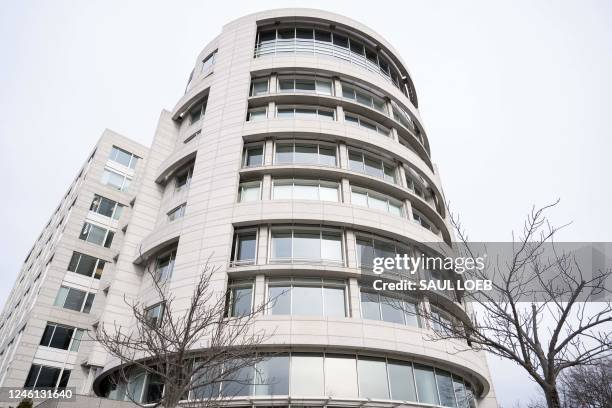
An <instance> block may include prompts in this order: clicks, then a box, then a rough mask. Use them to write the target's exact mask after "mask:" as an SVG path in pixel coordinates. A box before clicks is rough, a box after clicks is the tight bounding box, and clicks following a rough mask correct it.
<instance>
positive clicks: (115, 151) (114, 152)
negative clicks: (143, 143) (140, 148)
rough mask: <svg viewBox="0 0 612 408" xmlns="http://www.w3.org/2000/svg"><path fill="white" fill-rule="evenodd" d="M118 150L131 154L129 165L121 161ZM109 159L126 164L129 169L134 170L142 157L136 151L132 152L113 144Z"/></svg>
mask: <svg viewBox="0 0 612 408" xmlns="http://www.w3.org/2000/svg"><path fill="white" fill-rule="evenodd" d="M118 152H123V153H125V154H127V155H129V156H130V161H129V162H128V164H127V165H125V164H123V163H121V162H120V161H118V160H117V155H118ZM108 159H109V160H111V161H113V162H115V163H118V164H120V165H121V166H124V167H127V168H129V169H132V170H134V169H135V168H136V165H137V164H138V160H139V159H141V157H139V156H136V155H135V154H134V153H132V152H130V151H128V150H125V149H122V148H121V147H119V146H116V145H113V146H112V148H111V152H110V154H109V156H108ZM132 164H133V165H132Z"/></svg>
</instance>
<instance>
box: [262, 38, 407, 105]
mask: <svg viewBox="0 0 612 408" xmlns="http://www.w3.org/2000/svg"><path fill="white" fill-rule="evenodd" d="M288 53H295V54H313V55H325V56H329V57H334V58H339V59H342V60H345V61H348V62H349V63H351V64H354V65H357V66H359V67H361V68H363V69H367V70H369V71H372V72H375V73H377V74H379V75H381V76H382V77H383V78H384V79H386V80H387V81H389V82H391V83H392V84H393V85H394V86H395V87H396V88H398V89H399V90H400V91H401V92H402V93H403V94H404V95H406V96H409V97H410V99H411V100H412V102H413V103H414V104H415V105H416V101H415V100H414V98H412V91H411V92H408V90H407V86H406V85H404V81H403V80H402V74H400V72H399V70H398V69H397V68H396V67H395V66H393V65H392V64H391V63H390V62H389V60H388V59H387V57H386V56H384V55H382V53H381V52H378V51H377V50H376V49H375V47H372V46H370V45H367V44H365V42H364V41H362V40H360V39H358V38H356V37H355V36H352V35H346V34H344V33H340V32H337V31H336V30H326V29H319V28H314V27H307V26H306V27H293V26H285V27H282V26H281V27H278V28H276V27H269V28H265V27H264V28H262V27H260V28H258V30H257V40H256V44H255V58H259V57H264V56H266V55H275V54H288Z"/></svg>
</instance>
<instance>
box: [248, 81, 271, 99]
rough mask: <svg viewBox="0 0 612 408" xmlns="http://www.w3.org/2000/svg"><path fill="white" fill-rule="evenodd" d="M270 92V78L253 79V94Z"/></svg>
mask: <svg viewBox="0 0 612 408" xmlns="http://www.w3.org/2000/svg"><path fill="white" fill-rule="evenodd" d="M267 93H268V78H265V79H254V80H252V81H251V96H259V95H265V94H267Z"/></svg>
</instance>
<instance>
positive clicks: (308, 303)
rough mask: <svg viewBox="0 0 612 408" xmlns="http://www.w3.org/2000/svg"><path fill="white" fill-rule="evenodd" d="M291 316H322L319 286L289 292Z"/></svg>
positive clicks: (298, 288) (321, 297)
mask: <svg viewBox="0 0 612 408" xmlns="http://www.w3.org/2000/svg"><path fill="white" fill-rule="evenodd" d="M291 295H292V296H291V314H292V315H311V316H322V315H323V293H322V291H321V286H320V285H319V286H299V285H296V286H294V287H293V289H292V290H291Z"/></svg>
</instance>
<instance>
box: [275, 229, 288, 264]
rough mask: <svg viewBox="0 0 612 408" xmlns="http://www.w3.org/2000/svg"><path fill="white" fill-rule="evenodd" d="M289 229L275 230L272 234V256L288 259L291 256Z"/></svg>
mask: <svg viewBox="0 0 612 408" xmlns="http://www.w3.org/2000/svg"><path fill="white" fill-rule="evenodd" d="M292 237H293V236H292V233H291V231H275V232H274V233H273V234H272V258H273V259H289V258H291V256H292Z"/></svg>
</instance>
